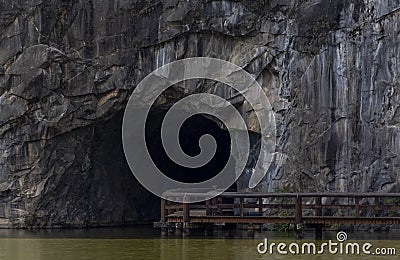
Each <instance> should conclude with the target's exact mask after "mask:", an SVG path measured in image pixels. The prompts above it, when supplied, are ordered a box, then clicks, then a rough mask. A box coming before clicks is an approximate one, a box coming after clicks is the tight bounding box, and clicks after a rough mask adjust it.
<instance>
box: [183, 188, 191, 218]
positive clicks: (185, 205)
mask: <svg viewBox="0 0 400 260" xmlns="http://www.w3.org/2000/svg"><path fill="white" fill-rule="evenodd" d="M188 202H189V199H188V197H187V195H186V194H185V195H184V196H183V222H184V223H187V222H189V221H190V209H189V206H190V204H189V203H188Z"/></svg>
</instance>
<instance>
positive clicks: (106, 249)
mask: <svg viewBox="0 0 400 260" xmlns="http://www.w3.org/2000/svg"><path fill="white" fill-rule="evenodd" d="M306 235H307V236H309V237H312V233H310V234H306ZM348 235H349V238H350V239H351V240H352V241H358V242H359V243H360V244H362V243H366V242H370V243H371V244H373V246H374V248H376V247H389V246H391V247H397V248H396V249H397V250H398V252H397V255H396V256H392V255H391V256H376V255H370V256H366V255H343V254H342V255H340V254H336V255H331V254H329V253H325V254H324V255H311V256H310V255H291V254H289V255H279V254H277V253H276V252H274V253H273V254H269V253H266V254H264V255H263V254H259V253H258V252H257V245H258V244H259V243H260V242H262V241H264V238H266V237H267V238H268V240H269V241H271V242H277V243H279V242H286V243H287V244H290V243H293V242H296V240H295V239H294V238H293V236H292V234H290V233H279V232H256V234H255V236H254V238H248V237H247V234H246V233H244V232H242V233H241V232H237V233H235V234H229V235H226V234H224V233H221V234H217V235H215V236H214V237H213V238H205V237H204V236H200V235H199V236H194V237H192V238H189V239H182V238H180V237H167V238H161V237H160V236H159V235H158V232H157V231H155V230H153V229H151V228H128V229H123V228H114V229H113V228H108V229H95V230H90V229H89V230H70V231H10V230H0V259H12V260H14V259H17V260H18V259H28V260H29V259H43V260H47V259H52V260H53V259H165V260H175V259H188V260H192V259H209V260H213V259H238V260H239V259H246V260H247V259H308V260H311V259H400V254H399V253H400V243H399V239H400V234H399V233H392V232H391V233H386V232H385V233H380V234H379V233H378V234H377V233H354V234H353V233H349V234H348ZM324 239H325V240H328V239H332V240H334V239H335V233H332V232H331V233H326V234H324ZM306 241H312V240H310V239H306ZM297 242H299V243H301V242H302V241H297ZM316 243H317V242H316ZM319 243H321V242H319ZM317 244H318V243H317Z"/></svg>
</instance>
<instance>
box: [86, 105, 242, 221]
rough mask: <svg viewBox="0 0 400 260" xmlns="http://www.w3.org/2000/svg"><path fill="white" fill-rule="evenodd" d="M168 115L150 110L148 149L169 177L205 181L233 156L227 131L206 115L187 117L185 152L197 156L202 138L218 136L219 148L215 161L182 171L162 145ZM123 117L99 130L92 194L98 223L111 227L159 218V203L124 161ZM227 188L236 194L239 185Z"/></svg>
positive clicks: (183, 137) (183, 133)
mask: <svg viewBox="0 0 400 260" xmlns="http://www.w3.org/2000/svg"><path fill="white" fill-rule="evenodd" d="M167 111H168V110H167V109H160V108H155V109H152V110H151V111H150V113H149V115H148V117H147V121H146V145H147V148H148V151H149V153H150V156H151V157H152V159H153V161H154V163H155V165H156V166H157V167H158V168H159V169H160V170H161V171H162V172H163V173H164V174H165V175H166V176H168V177H170V178H172V179H174V180H177V181H181V182H185V183H195V182H201V181H205V180H208V179H210V178H212V177H214V176H215V175H217V174H218V173H219V172H220V171H221V170H222V169H223V168H224V167H225V165H226V163H227V161H228V158H229V156H230V135H229V132H228V131H226V130H224V129H222V128H221V127H220V126H219V124H218V123H217V120H216V119H215V120H214V119H210V118H208V117H206V116H203V115H194V116H192V117H190V118H189V119H187V120H186V121H185V123H184V124H183V125H182V127H181V129H180V135H179V141H180V145H181V147H182V150H183V151H184V152H185V153H186V154H188V155H190V156H195V155H197V154H199V152H200V148H199V139H200V137H201V136H202V135H204V134H210V135H212V136H213V137H214V138H215V140H216V142H217V150H216V154H215V156H214V157H213V158H212V160H211V161H209V162H208V163H207V164H206V165H204V166H202V167H199V168H194V169H192V168H185V167H182V166H180V165H177V164H176V163H174V162H173V161H172V160H171V159H170V158H169V157H168V156H167V154H166V152H165V150H164V149H163V146H162V142H161V133H160V130H161V123H162V120H163V119H164V116H165V113H166V112H167ZM123 115H124V113H123V111H121V112H118V113H117V114H115V115H114V116H113V117H112V118H111V119H110V120H108V121H107V122H105V123H104V124H102V125H99V126H96V127H95V130H94V141H93V146H92V149H93V157H92V162H93V167H92V169H91V170H90V173H89V175H90V176H91V177H90V178H91V182H92V185H91V188H90V191H89V193H90V194H91V195H90V196H91V197H92V198H93V201H94V200H95V201H96V205H97V206H96V207H98V209H97V211H96V214H97V215H98V217H99V219H105V220H106V221H107V222H109V223H113V224H130V223H138V222H147V223H148V222H150V221H156V220H158V218H159V214H160V212H159V206H160V200H159V198H158V197H156V196H155V195H153V194H152V193H150V192H149V191H147V190H146V189H145V188H144V187H143V186H142V185H141V184H140V183H139V182H138V181H137V180H136V178H135V177H134V175H133V174H132V172H131V170H130V168H129V165H128V163H127V161H126V158H125V154H124V151H123V145H122V121H123ZM233 170H234V169H232V171H233ZM229 190H230V191H236V184H234V185H232V187H231V188H230V189H229Z"/></svg>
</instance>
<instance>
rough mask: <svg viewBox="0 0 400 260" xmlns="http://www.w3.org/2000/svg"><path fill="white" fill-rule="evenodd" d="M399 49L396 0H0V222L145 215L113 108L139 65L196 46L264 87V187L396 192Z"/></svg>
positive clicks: (137, 77)
mask: <svg viewBox="0 0 400 260" xmlns="http://www.w3.org/2000/svg"><path fill="white" fill-rule="evenodd" d="M399 43H400V1H398V0H393V1H380V0H368V1H367V0H345V1H342V0H331V1H325V0H281V1H277V0H270V1H259V0H254V1H226V0H225V1H208V0H207V1H200V0H194V1H183V0H165V1H164V0H161V1H151V0H149V1H144V0H79V1H60V0H55V1H48V0H12V1H8V0H0V225H1V226H3V227H24V226H31V225H33V226H40V227H48V226H53V227H54V226H88V225H89V226H95V225H111V224H127V223H135V222H137V221H145V220H147V219H151V218H157V214H158V213H157V212H158V208H159V205H158V202H157V199H156V198H155V197H153V196H152V195H150V194H149V193H147V192H146V191H145V189H144V188H142V187H141V185H140V184H139V183H138V182H137V181H136V180H135V179H134V177H133V175H132V174H131V173H130V171H129V168H128V166H127V164H126V162H125V159H124V155H123V151H122V146H121V141H120V139H121V120H122V113H123V110H124V107H125V105H126V103H127V100H128V98H129V95H130V93H131V92H132V90H133V89H134V88H135V86H136V85H137V84H138V82H140V81H141V79H143V78H144V77H145V76H146V75H147V74H148V73H150V72H151V71H153V70H154V69H156V68H158V67H160V66H162V65H164V64H166V63H168V62H171V61H175V60H178V59H182V58H186V57H197V56H207V57H215V58H220V59H224V60H228V61H231V62H233V63H235V64H237V65H239V66H241V67H243V68H244V69H245V70H246V71H248V72H249V73H251V74H252V75H254V77H256V78H257V80H258V81H259V82H260V83H261V84H262V86H263V88H264V90H265V92H266V93H267V95H268V97H269V99H270V101H271V104H272V106H273V109H274V111H275V112H276V119H277V127H278V129H277V153H276V160H275V163H274V165H273V166H272V167H271V168H270V171H269V172H268V174H267V176H266V179H265V181H264V183H263V187H264V189H265V190H267V191H281V190H287V191H363V192H369V191H385V192H400V177H399V170H400V157H399V154H400V88H399V86H400V47H399V46H400V44H399ZM197 86H198V87H196V88H194V89H193V88H190V91H192V92H196V91H197V92H199V91H208V90H211V89H213V88H214V87H215V84H214V83H212V82H211V83H208V84H199V85H197ZM187 92H188V90H187V89H185V88H184V87H180V88H175V89H174V90H173V91H171V92H169V93H166V94H165V100H167V101H165V102H166V104H168V102H173V101H174V100H178V99H179V98H180V97H181V96H182V95H184V94H187ZM222 96H224V94H223V93H222ZM224 97H226V98H228V97H229V96H228V94H226V95H225V96H224ZM163 105H165V104H163ZM249 117H250V116H249ZM248 121H249V122H250V124H251V121H252V119H251V118H250V119H249V120H248Z"/></svg>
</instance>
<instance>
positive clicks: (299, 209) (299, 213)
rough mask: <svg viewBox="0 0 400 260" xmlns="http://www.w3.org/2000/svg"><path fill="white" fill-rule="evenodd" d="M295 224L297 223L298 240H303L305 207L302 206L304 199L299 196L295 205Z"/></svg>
mask: <svg viewBox="0 0 400 260" xmlns="http://www.w3.org/2000/svg"><path fill="white" fill-rule="evenodd" d="M295 222H296V235H297V238H303V226H302V223H303V205H302V197H301V196H300V195H299V194H297V195H296V203H295Z"/></svg>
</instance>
